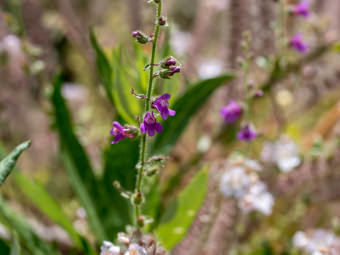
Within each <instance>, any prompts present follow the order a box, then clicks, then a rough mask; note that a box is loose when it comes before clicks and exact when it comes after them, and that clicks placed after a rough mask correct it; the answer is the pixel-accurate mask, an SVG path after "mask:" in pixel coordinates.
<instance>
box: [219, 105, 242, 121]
mask: <svg viewBox="0 0 340 255" xmlns="http://www.w3.org/2000/svg"><path fill="white" fill-rule="evenodd" d="M242 112H243V110H242V108H241V107H240V106H239V105H238V103H236V102H235V101H233V100H230V102H229V104H228V105H227V106H224V107H223V108H222V109H221V115H222V117H223V118H224V120H225V122H227V123H233V122H235V121H236V120H237V119H238V118H239V117H240V116H241V114H242Z"/></svg>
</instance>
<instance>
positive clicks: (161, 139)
mask: <svg viewBox="0 0 340 255" xmlns="http://www.w3.org/2000/svg"><path fill="white" fill-rule="evenodd" d="M233 78H234V75H233V74H226V75H222V76H219V77H216V78H213V79H208V80H204V81H200V82H198V83H197V84H196V85H194V86H192V87H191V88H190V89H189V90H188V91H187V92H186V93H185V94H184V95H183V96H181V97H180V98H179V99H178V100H177V101H176V102H175V104H174V105H173V107H172V108H173V109H174V110H175V111H176V115H175V116H174V117H172V118H171V120H169V121H165V122H163V123H162V125H163V131H162V132H161V133H159V134H158V135H157V137H156V139H155V141H154V143H153V146H152V150H151V152H152V154H155V153H158V154H159V153H164V154H167V153H169V152H170V151H171V149H172V147H173V146H174V145H175V144H176V142H177V140H178V139H179V137H180V135H181V134H182V132H183V131H184V129H185V127H186V126H187V124H188V123H189V120H190V118H191V117H192V116H194V115H195V113H197V112H198V110H199V109H200V108H201V107H202V106H203V105H204V103H205V102H206V101H207V99H208V98H209V96H210V95H211V94H212V93H213V92H214V91H215V90H216V89H217V88H219V87H220V86H222V85H224V84H225V83H226V82H228V81H230V80H232V79H233Z"/></svg>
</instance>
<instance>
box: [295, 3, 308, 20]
mask: <svg viewBox="0 0 340 255" xmlns="http://www.w3.org/2000/svg"><path fill="white" fill-rule="evenodd" d="M293 13H294V14H296V15H300V16H302V17H305V18H307V17H308V16H309V2H308V1H301V2H300V3H298V4H297V5H295V7H294V10H293Z"/></svg>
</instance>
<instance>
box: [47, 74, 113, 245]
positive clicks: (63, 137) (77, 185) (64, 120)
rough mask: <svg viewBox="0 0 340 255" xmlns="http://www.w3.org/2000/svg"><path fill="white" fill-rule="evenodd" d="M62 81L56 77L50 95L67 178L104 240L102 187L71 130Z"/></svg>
mask: <svg viewBox="0 0 340 255" xmlns="http://www.w3.org/2000/svg"><path fill="white" fill-rule="evenodd" d="M62 85H63V79H62V77H61V76H58V77H56V79H55V80H54V91H53V94H52V98H51V99H52V103H53V106H54V110H55V118H56V121H55V122H56V127H57V131H58V134H59V140H60V144H61V148H62V156H63V157H62V159H63V160H64V162H65V165H66V170H67V173H68V176H69V178H70V182H71V184H72V186H73V188H74V189H75V191H76V193H77V195H78V197H79V199H80V201H81V202H82V204H83V206H84V208H85V209H86V211H87V214H88V217H89V221H90V225H91V227H92V229H93V231H94V232H95V233H96V235H97V237H98V238H99V240H101V241H102V240H106V239H107V233H105V228H104V226H103V225H102V223H101V220H100V216H99V214H98V210H97V208H96V205H98V206H99V204H100V201H98V197H101V193H100V192H101V190H100V189H98V182H97V180H96V177H95V175H94V173H93V170H92V167H91V164H90V161H89V159H88V157H87V155H86V152H85V150H84V148H83V147H82V145H81V144H80V142H79V141H78V138H77V136H76V135H75V134H74V131H73V124H72V120H71V116H70V113H69V111H68V108H67V105H66V102H65V101H64V98H63V97H62V95H61V88H62Z"/></svg>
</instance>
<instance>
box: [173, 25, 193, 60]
mask: <svg viewBox="0 0 340 255" xmlns="http://www.w3.org/2000/svg"><path fill="white" fill-rule="evenodd" d="M190 42H191V34H190V33H188V32H184V31H179V30H172V33H171V38H170V45H171V48H172V49H173V51H174V53H175V54H176V55H183V54H185V53H186V52H187V51H188V49H189V47H190Z"/></svg>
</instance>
